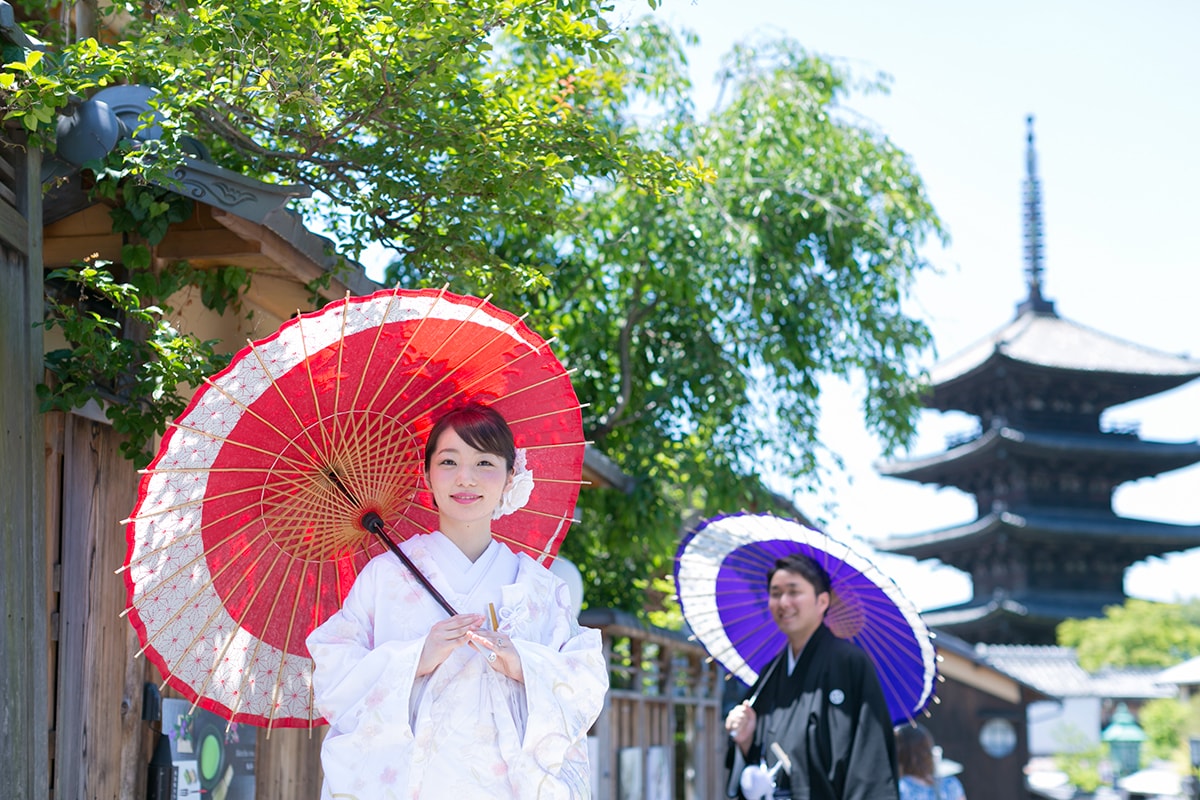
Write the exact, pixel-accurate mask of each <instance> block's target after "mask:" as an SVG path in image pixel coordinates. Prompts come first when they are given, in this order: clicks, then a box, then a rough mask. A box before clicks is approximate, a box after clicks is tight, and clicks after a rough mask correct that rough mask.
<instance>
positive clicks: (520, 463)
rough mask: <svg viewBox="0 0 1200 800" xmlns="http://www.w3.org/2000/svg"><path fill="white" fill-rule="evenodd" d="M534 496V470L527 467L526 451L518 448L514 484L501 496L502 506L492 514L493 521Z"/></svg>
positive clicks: (514, 463) (514, 462) (514, 465)
mask: <svg viewBox="0 0 1200 800" xmlns="http://www.w3.org/2000/svg"><path fill="white" fill-rule="evenodd" d="M532 494H533V470H531V469H529V468H528V467H526V466H525V450H524V448H517V457H516V459H515V460H514V461H513V476H512V483H510V484H509V486H508V488H507V489H505V490H504V494H502V495H500V505H498V506H496V510H495V511H493V512H492V519H500V518H501V517H504V516H507V515H509V514H511V513H513V512H514V511H516V510H517V509H519V508H523V507H524V506H525V504H526V503H528V502H529V497H530V495H532Z"/></svg>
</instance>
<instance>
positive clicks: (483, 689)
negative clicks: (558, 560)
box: [308, 533, 608, 800]
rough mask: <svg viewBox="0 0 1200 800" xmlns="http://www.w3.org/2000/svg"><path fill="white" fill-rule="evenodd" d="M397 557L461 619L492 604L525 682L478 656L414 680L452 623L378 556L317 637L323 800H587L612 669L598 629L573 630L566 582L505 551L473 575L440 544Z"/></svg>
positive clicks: (409, 548) (386, 557) (423, 542)
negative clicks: (595, 732)
mask: <svg viewBox="0 0 1200 800" xmlns="http://www.w3.org/2000/svg"><path fill="white" fill-rule="evenodd" d="M400 547H401V548H402V549H403V550H404V553H405V554H406V555H407V556H409V558H411V559H412V561H413V563H414V564H416V565H417V567H418V568H419V569H421V571H422V572H423V573H424V574H425V576H426V577H427V578H429V580H430V582H431V583H432V584H433V585H434V586H435V587H437V589H438V591H440V592H441V593H442V594H443V596H444V597H445V598H446V600H447V601H448V602H449V603H450V605H451V606H453V607H454V608H455V609H456V610H457V611H459V613H470V612H475V613H480V614H483V615H484V618H485V619H488V618H489V616H490V615H489V614H488V603H494V604H495V607H496V613H497V616H498V618H499V622H500V630H501V631H503V632H504V633H505V634H506V635H508V636H509V637H510V638H511V639H512V643H513V646H514V647H515V648H516V649H517V652H518V653H519V654H520V656H521V663H522V667H523V669H524V674H525V683H524V684H523V685H522V684H520V683H517V682H516V681H513V680H512V679H510V678H508V677H506V676H504V675H502V674H501V673H499V672H496V671H495V670H493V669H492V668H491V667H490V666H489V665H488V663H487V661H486V660H485V657H484V655H483V654H482V653H480V652H478V651H477V650H475V649H474V648H473V647H471V646H468V645H464V646H462V647H459V648H457V649H456V650H454V652H453V653H452V654H451V655H450V657H449V658H447V659H446V660H445V661H444V662H443V663H442V664H441V665H440V666H439V667H438V668H437V669H435V670H434V671H433V672H432V673H430V674H429V675H426V676H423V677H420V678H418V677H416V669H417V660H418V659H419V658H420V656H421V649H422V647H424V644H425V637H426V635H427V634H428V632H429V628H430V626H431V625H433V623H434V622H436V621H438V620H440V619H445V618H446V612H445V611H444V610H443V609H442V608H441V606H439V605H438V604H437V602H436V601H435V600H434V599H433V598H432V597H431V596H430V595H429V593H428V592H427V591H426V590H425V588H424V587H423V586H421V585H420V583H418V582H417V580H416V578H414V577H412V575H411V574H410V573H409V571H408V569H407V568H406V567H405V566H404V565H403V564H402V563H401V562H400V559H398V558H397V557H396V556H395V555H393V554H392V553H384V554H383V555H380V556H376V557H375V558H374V559H372V560H371V562H370V563H368V564H367V566H366V568H364V569H363V571H362V572H361V573H360V574H359V576H358V578H357V579H356V580H355V582H354V586H353V587H352V588H351V590H350V593H349V594H348V595H347V597H346V601H345V603H344V604H343V606H342V610H341V611H339V612H338V613H336V614H334V615H333V616H332V617H330V618H329V619H328V620H327V621H326V622H325V623H324V624H322V625H321V626H320V627H318V628H317V629H316V630H314V631H313V632H312V633H311V634H310V635H309V637H308V649H309V653H310V654H311V655H312V657H313V660H314V662H315V663H316V669H315V672H314V674H313V686H314V691H315V695H316V704H317V708H318V709H319V710H320V711H321V713H322V715H324V717H325V719H326V720H328V721H329V723H330V728H329V732H328V734H326V737H325V742H324V744H323V745H322V748H321V765H322V767H323V768H324V771H325V782H324V785H323V786H322V788H321V797H322V800H390V799H391V798H405V800H408V798H428V800H470V798H489V799H492V798H514V800H516V799H519V800H542V799H544V800H550V798H587V797H589V796H590V794H591V781H590V777H589V767H588V757H587V732H588V729H589V728H590V727H591V725H592V723H593V722H594V721H595V719H596V717H597V716H598V715H599V714H600V709H601V706H602V704H603V702H604V695H605V693H606V692H607V691H608V670H607V667H606V665H605V662H604V656H603V654H602V650H601V643H600V632H599V631H597V630H594V629H591V628H581V627H580V626H579V624H578V623H577V622H576V620H575V617H574V615H573V613H572V608H571V600H570V598H569V596H568V591H567V586H566V584H565V583H564V582H563V581H562V580H561V579H559V578H558V577H557V576H555V575H553V574H552V573H551V572H550V571H549V570H547V569H546V568H544V567H542V566H541V565H539V564H538V563H536V562H535V561H533V559H531V558H529V557H528V556H526V555H517V554H515V553H513V552H512V551H511V550H509V549H508V547H506V546H504V545H502V544H500V543H499V542H496V541H493V542H492V543H491V545H489V547H488V549H487V550H486V551H484V553H483V555H481V556H480V557H479V559H478V560H477V561H476V562H475V563H474V564H472V563H471V561H470V560H469V559H467V557H466V556H464V555H463V553H462V551H461V550H459V549H458V547H457V546H456V545H455V544H454V543H453V542H451V541H450V540H449V539H447V538H446V537H445V536H443V535H442V534H441V533H432V534H429V535H421V536H415V537H413V538H412V539H409V540H407V541H405V542H404V543H403V544H401V545H400ZM485 627H490V621H489V622H485Z"/></svg>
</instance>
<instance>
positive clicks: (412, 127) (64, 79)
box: [0, 0, 697, 461]
mask: <svg viewBox="0 0 1200 800" xmlns="http://www.w3.org/2000/svg"><path fill="white" fill-rule="evenodd" d="M67 5H68V6H70V5H71V4H69V3H68V4H67ZM601 9H602V4H601V3H599V2H596V0H479V2H470V3H459V2H452V0H401V1H398V2H372V3H363V2H359V0H271V2H263V3H223V2H219V0H198V1H197V2H188V3H168V4H157V3H156V4H142V3H134V2H120V1H119V0H118V1H117V2H113V3H110V4H107V5H106V15H107V16H106V17H105V18H104V23H105V25H104V27H103V30H101V31H100V32H99V36H98V37H97V36H88V35H86V32H85V31H83V30H82V29H83V28H85V27H86V25H84V24H83V23H81V22H79V21H81V20H85V19H90V20H92V21H93V22H95V21H96V19H97V18H96V15H95V13H94V12H95V10H96V9H95V4H94V3H79V4H78V7H76V8H74V13H67V12H63V13H62V14H61V15H60V13H59V10H58V8H57V7H53V8H52V7H50V6H49V5H47V4H43V3H35V2H22V3H20V4H19V8H18V11H19V13H20V14H21V15H22V22H23V24H24V25H25V26H26V28H27V29H28V30H29V31H30V32H31V33H33V34H35V35H37V36H38V37H40V38H42V39H44V40H45V41H46V42H47V49H46V50H45V51H42V50H37V49H34V50H30V51H28V52H20V51H18V50H16V49H14V50H12V51H8V50H6V52H5V54H4V59H5V62H6V63H5V67H4V69H3V70H2V71H0V108H2V113H3V118H4V119H5V120H6V121H8V122H9V123H14V124H19V125H21V126H23V127H24V128H25V130H26V131H28V132H29V133H30V135H31V141H33V142H34V143H35V144H40V145H43V146H45V147H47V148H48V149H51V150H53V148H54V145H55V141H54V131H55V127H54V124H53V123H54V120H55V116H56V114H58V113H60V112H62V111H63V110H64V108H66V107H67V105H68V104H69V103H71V102H75V101H78V100H80V99H82V98H85V97H87V96H88V95H90V94H91V93H93V92H94V91H96V90H97V89H100V88H103V87H106V86H110V85H113V84H119V83H140V84H145V85H150V86H153V87H156V88H157V90H158V94H157V96H156V98H155V99H154V101H153V104H154V105H155V110H154V114H153V119H151V118H150V117H149V116H147V118H146V119H145V120H144V122H145V123H147V125H149V124H150V123H153V125H154V127H155V129H156V131H157V132H156V134H155V135H154V136H145V135H142V134H141V133H139V134H138V138H137V139H136V140H134V141H130V140H125V141H123V142H122V143H121V145H120V146H119V148H118V150H117V152H115V153H113V154H112V155H111V156H110V157H108V158H107V159H105V161H104V163H103V164H100V163H96V164H89V165H86V167H87V169H86V171H87V172H88V173H89V176H88V180H89V182H92V183H94V186H95V187H96V190H95V195H96V199H97V200H98V201H100V202H104V203H106V204H108V205H110V206H111V207H112V216H113V229H114V231H117V232H120V233H128V234H133V235H134V237H135V238H134V239H133V241H136V242H139V243H144V246H143V245H142V244H139V245H138V246H136V247H132V248H127V255H130V256H131V257H130V258H125V259H123V263H120V264H112V265H109V264H98V263H92V264H86V265H82V264H81V265H78V266H79V269H76V270H71V271H65V272H62V273H58V274H56V275H55V276H54V279H55V281H57V282H58V283H56V284H55V285H54V286H51V287H49V291H50V293H49V294H48V312H49V314H48V319H47V324H48V327H52V328H58V329H60V330H61V331H62V332H63V333H64V334H65V335H66V337H67V340H68V341H67V343H68V345H69V346H68V347H67V348H65V349H63V350H61V351H59V352H56V353H54V354H51V357H50V360H49V366H50V368H51V371H52V372H53V373H54V375H55V376H56V380H55V381H53V382H52V384H51V385H48V386H45V387H42V396H43V402H44V407H45V408H72V407H75V406H77V405H79V404H80V403H82V402H86V401H88V400H97V401H101V402H103V403H104V404H105V405H106V407H107V409H108V414H109V417H110V418H111V419H113V420H114V423H115V424H116V425H117V427H118V429H119V430H121V431H122V432H124V433H126V434H128V435H129V437H130V439H129V442H128V445H129V450H128V451H127V452H128V453H129V454H130V455H131V456H133V457H136V458H137V460H139V461H145V455H146V453H145V445H146V443H148V442H150V441H151V440H152V437H153V435H154V433H155V432H161V431H162V430H163V429H164V427H165V423H166V421H167V420H169V419H170V418H171V416H173V415H174V414H175V413H177V412H178V410H179V409H178V408H176V405H175V404H174V403H173V402H168V400H169V399H170V398H166V399H164V390H165V391H166V392H167V393H170V392H171V391H172V390H173V388H174V387H178V386H185V385H192V386H195V385H198V384H199V382H200V379H201V377H202V376H203V375H204V374H205V372H206V371H208V367H209V365H211V364H213V363H215V362H214V361H213V360H212V353H211V343H201V342H194V341H191V340H190V339H189V338H188V337H187V336H186V332H179V331H174V330H173V329H171V328H170V327H169V325H167V324H166V322H165V317H164V314H166V313H169V309H166V308H164V307H162V301H163V300H165V298H166V295H165V294H163V293H161V292H160V291H158V289H160V288H162V287H164V286H165V287H171V286H175V287H178V286H179V285H182V284H186V283H190V284H193V285H197V286H199V287H200V288H201V290H202V299H203V302H204V303H205V304H206V305H207V306H209V307H210V308H213V309H215V310H217V311H218V312H221V311H222V310H223V309H224V307H225V305H226V304H227V303H228V302H229V299H230V298H231V296H232V297H233V298H236V296H237V295H238V294H239V293H240V292H241V291H243V290H244V289H245V279H246V278H247V277H248V276H245V275H243V274H238V273H237V272H236V271H234V270H229V269H226V270H215V271H208V272H199V271H194V270H191V269H190V268H189V267H188V266H187V265H186V264H184V263H176V264H173V265H169V266H167V267H165V268H158V267H155V268H154V269H153V270H152V269H151V264H152V262H153V259H152V257H151V256H152V253H151V249H152V248H153V247H154V245H155V244H156V243H157V242H158V241H159V240H161V238H162V237H163V235H164V234H165V233H166V230H167V228H168V226H169V225H170V224H172V223H173V222H177V221H178V218H177V216H176V214H175V212H176V211H177V210H178V208H179V206H180V203H178V202H175V201H180V200H183V197H181V195H185V194H186V192H184V191H182V190H181V191H180V192H178V193H176V194H173V195H172V193H171V192H167V191H164V190H162V189H160V188H158V187H162V186H171V185H172V183H171V178H170V172H171V168H172V166H173V165H174V164H175V163H177V161H178V160H179V159H181V158H184V157H185V155H184V154H185V153H207V154H209V155H210V157H211V158H212V159H213V160H215V161H217V162H218V163H220V164H221V165H222V166H223V167H226V168H230V169H234V170H238V171H241V172H244V173H246V174H248V175H251V176H253V177H256V178H259V179H261V180H265V181H268V182H303V183H305V184H308V185H309V186H311V187H313V188H314V189H315V190H316V194H315V198H314V199H313V200H312V201H310V202H308V203H307V204H303V205H302V207H301V210H302V211H304V212H305V213H306V214H307V216H308V217H309V219H310V220H315V221H316V222H317V223H318V224H319V225H320V226H321V227H323V228H325V229H326V230H331V231H332V232H333V233H334V234H335V235H336V236H337V237H339V239H340V240H341V241H342V243H343V244H344V245H345V246H346V248H347V249H348V251H349V252H350V254H351V255H353V254H355V253H356V252H357V251H358V250H360V249H361V248H362V247H364V246H365V245H366V244H368V243H369V242H372V241H383V242H386V243H388V244H390V245H392V246H393V247H395V248H396V249H397V250H398V251H399V252H401V253H403V254H404V256H405V258H406V260H407V261H408V263H410V264H412V265H414V268H415V269H417V270H419V271H430V272H436V273H438V274H442V273H444V272H445V271H448V270H451V271H457V272H459V273H461V274H463V275H473V276H475V277H477V278H478V279H480V280H481V281H482V282H485V283H497V284H503V283H504V282H505V281H515V282H518V283H520V284H522V285H526V284H528V285H537V284H540V283H543V282H544V278H543V277H542V276H541V275H540V274H539V273H538V272H537V271H536V270H534V269H532V268H529V267H527V266H525V265H523V264H522V263H520V262H513V263H505V262H503V261H502V260H501V259H500V258H499V257H498V256H497V254H496V253H494V252H493V251H492V248H491V245H490V241H489V239H488V237H487V236H486V235H485V234H486V232H487V231H489V230H494V229H497V228H501V227H503V226H504V225H505V224H509V223H510V222H511V221H512V220H515V219H519V220H520V221H521V224H522V225H523V226H524V227H525V228H526V229H527V230H528V231H530V233H531V235H545V234H547V233H548V232H550V231H559V230H571V229H572V226H574V225H578V224H579V223H580V222H581V220H580V219H579V217H578V215H577V214H575V213H574V211H573V210H572V209H573V205H572V198H573V195H574V194H575V192H576V188H577V186H578V185H580V184H586V183H588V182H594V181H607V182H609V183H610V184H612V185H624V184H629V185H633V186H637V187H638V188H639V190H643V191H647V192H650V193H652V194H653V193H657V192H670V191H674V190H677V189H678V188H679V187H681V186H684V185H687V184H688V183H689V182H691V181H692V180H693V179H694V178H695V175H696V174H697V171H696V170H695V169H693V168H688V167H685V166H683V165H682V164H681V163H680V162H678V161H676V160H675V159H673V158H670V157H668V156H666V155H665V154H664V153H663V152H662V151H661V150H657V149H654V148H653V147H647V146H645V145H643V143H642V142H641V140H640V139H639V138H638V137H637V136H636V135H635V132H630V131H627V130H625V129H624V128H622V127H621V126H620V125H618V124H617V123H618V119H617V116H616V114H615V109H618V108H620V107H621V106H622V104H623V102H624V96H623V91H624V89H623V84H622V82H621V74H622V73H621V72H620V70H619V69H618V68H617V67H616V66H615V64H614V63H613V56H612V50H613V46H614V41H615V40H614V37H613V35H612V32H611V31H610V30H609V29H608V26H607V24H606V23H605V21H604V19H603V17H602V15H601ZM68 18H70V19H72V20H75V21H76V24H74V25H72V27H71V28H70V29H69V30H63V29H61V28H60V21H61V20H64V19H68ZM171 197H173V198H174V200H172V199H171ZM189 208H190V206H189ZM507 268H512V269H511V270H510V269H507ZM58 284H70V286H69V287H68V288H66V289H65V294H64V293H63V292H64V290H63V287H62V286H59V285H58ZM60 296H62V297H65V298H66V299H65V300H64V301H62V302H60V301H59V298H60ZM97 303H99V305H97ZM89 304H90V305H89ZM93 306H95V307H94V308H93ZM97 309H99V310H97ZM131 322H133V323H135V324H134V325H133V327H132V329H131V326H130V324H129V323H131ZM146 326H149V331H150V334H151V335H150V336H149V338H145V337H143V336H142V332H144V331H143V329H144V328H145V327H146Z"/></svg>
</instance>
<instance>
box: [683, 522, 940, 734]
mask: <svg viewBox="0 0 1200 800" xmlns="http://www.w3.org/2000/svg"><path fill="white" fill-rule="evenodd" d="M796 552H799V553H803V554H804V555H806V556H809V557H810V558H812V559H814V560H815V561H816V562H817V563H818V564H820V565H821V566H822V567H824V568H825V571H826V572H828V573H829V579H830V586H831V591H830V604H829V610H828V611H827V612H826V615H825V624H826V626H827V627H828V628H829V630H830V631H832V632H833V634H834V635H835V636H838V637H840V638H842V639H849V640H850V641H852V642H854V643H855V644H856V645H858V646H859V647H861V648H862V649H863V650H864V651H866V653H867V654H868V655H869V656H870V657H871V660H872V661H873V662H874V664H875V670H876V672H877V673H878V675H879V682H880V683H881V684H882V685H883V694H884V696H885V697H886V698H887V704H888V710H889V711H890V712H891V716H892V721H893V722H894V723H895V724H900V723H902V722H910V721H912V720H913V719H915V718H916V716H917V715H918V714H920V713H921V712H922V711H923V710H924V709H925V707H926V706H927V705H928V704H929V702H930V700H932V699H933V688H934V681H935V680H936V679H937V666H936V661H937V656H936V654H935V652H934V648H933V642H932V641H931V639H932V636H931V634H930V632H929V628H928V627H927V626H926V625H925V623H924V621H923V620H922V619H921V615H920V613H919V612H918V611H917V609H916V607H915V606H913V604H912V603H911V602H909V600H908V599H907V598H905V597H904V595H903V594H902V593H901V591H900V588H899V587H898V586H896V584H895V582H894V581H892V579H891V578H889V577H888V576H887V575H885V574H883V573H882V572H881V571H880V570H879V568H878V567H876V566H875V565H874V564H873V563H871V562H870V561H869V560H867V559H866V558H864V557H863V556H861V555H859V554H858V553H856V552H855V551H854V550H852V549H851V548H850V547H848V546H847V545H845V544H843V543H842V542H839V541H837V540H836V539H832V538H830V537H829V536H827V535H825V534H824V533H821V532H819V531H815V530H813V529H811V528H808V527H806V526H804V525H801V524H800V523H798V522H795V521H793V520H789V519H783V518H781V517H775V516H770V515H766V514H735V515H732V516H727V517H718V518H716V519H712V520H709V521H707V522H705V523H703V524H702V525H700V527H698V528H697V529H695V530H694V531H692V532H690V533H688V534H687V535H686V536H685V537H684V539H683V541H682V542H681V543H680V545H679V551H678V552H677V553H676V555H675V591H676V595H677V596H678V598H679V605H680V607H681V608H682V610H683V616H684V619H685V620H687V623H688V625H689V626H690V627H691V629H692V633H693V634H695V636H696V638H697V639H698V640H699V641H700V643H701V644H703V645H704V647H705V649H706V650H708V652H709V654H710V655H711V656H712V657H713V658H715V659H716V660H717V661H719V662H720V663H721V664H722V666H724V667H725V669H727V670H729V671H730V672H731V673H733V674H734V675H736V676H737V677H738V678H740V679H741V680H742V681H743V682H745V683H746V684H748V685H751V684H753V683H754V682H755V681H756V680H758V676H759V674H760V673H761V672H762V670H764V669H765V668H766V667H767V665H768V664H769V663H770V662H771V659H772V658H774V657H775V656H776V655H777V654H778V653H779V652H780V651H781V650H782V649H783V647H784V645H785V644H786V642H787V639H786V637H785V636H784V635H783V633H782V632H781V631H780V630H779V628H778V627H777V626H776V625H775V620H774V619H772V617H771V612H770V610H769V609H768V607H767V595H768V592H767V573H768V572H769V571H770V570H771V567H772V566H774V564H775V560H776V559H778V558H782V557H783V556H786V555H789V554H791V553H796Z"/></svg>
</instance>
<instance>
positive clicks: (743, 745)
mask: <svg viewBox="0 0 1200 800" xmlns="http://www.w3.org/2000/svg"><path fill="white" fill-rule="evenodd" d="M757 724H758V715H757V714H755V713H754V709H753V708H752V707H751V706H750V701H749V700H744V701H742V703H741V704H740V705H736V706H734V707H733V708H731V709H730V710H729V714H728V715H727V716H726V717H725V730H727V731H729V737H730V738H731V739H733V743H734V744H736V745H737V746H738V749H739V750H741V751H742V755H746V753H748V752H749V751H750V743H751V742H753V741H754V727H755V726H756V725H757Z"/></svg>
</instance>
